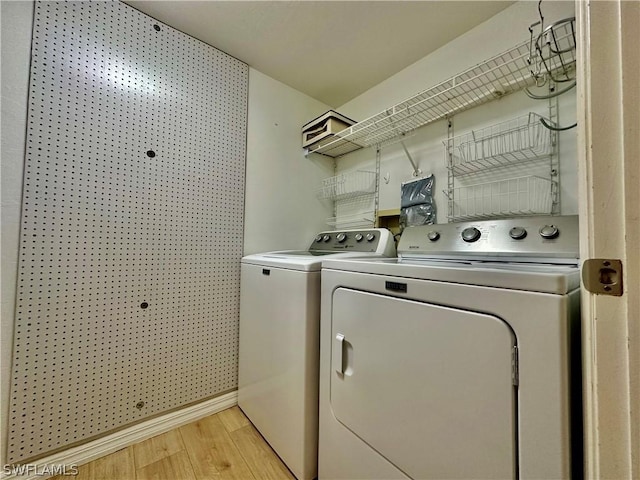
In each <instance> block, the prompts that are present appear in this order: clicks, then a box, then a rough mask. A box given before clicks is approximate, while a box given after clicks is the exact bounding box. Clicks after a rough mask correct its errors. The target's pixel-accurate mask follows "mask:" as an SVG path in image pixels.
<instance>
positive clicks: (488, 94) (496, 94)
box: [308, 25, 575, 157]
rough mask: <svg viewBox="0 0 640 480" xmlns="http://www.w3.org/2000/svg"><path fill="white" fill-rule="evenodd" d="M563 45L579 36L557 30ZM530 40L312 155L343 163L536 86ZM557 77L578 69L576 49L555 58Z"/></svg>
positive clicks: (344, 132)
mask: <svg viewBox="0 0 640 480" xmlns="http://www.w3.org/2000/svg"><path fill="white" fill-rule="evenodd" d="M555 35H556V38H557V41H558V42H563V41H564V39H566V38H567V37H569V36H573V31H572V29H571V26H570V25H563V26H561V27H558V28H557V29H556V30H555ZM530 53H531V52H530V40H527V41H526V42H523V43H521V44H519V45H517V46H516V47H513V48H511V49H510V50H507V51H506V52H504V53H502V54H500V55H496V56H495V57H492V58H490V59H489V60H486V61H485V62H482V63H480V64H478V65H476V66H475V67H472V68H470V69H468V70H465V71H464V72H462V73H460V74H458V75H456V76H454V77H452V78H450V79H448V80H446V81H444V82H442V83H440V84H438V85H436V86H434V87H431V88H429V89H428V90H425V91H423V92H421V93H419V94H417V95H415V96H413V97H411V98H409V99H407V100H405V101H404V102H401V103H399V104H397V105H395V106H394V107H391V108H389V109H387V110H385V111H383V112H381V113H378V114H377V115H374V116H372V117H370V118H368V119H366V120H364V121H362V122H359V123H356V124H355V125H352V126H351V127H349V128H346V129H344V130H342V131H340V132H337V133H336V139H335V140H333V141H332V142H329V143H327V144H324V145H322V146H319V147H317V148H315V149H314V148H311V149H309V150H308V153H320V154H323V155H327V156H330V157H339V156H342V155H344V154H346V153H349V152H352V151H354V150H357V149H358V148H361V147H368V146H371V145H382V144H385V143H386V142H389V141H391V140H393V139H395V138H397V137H401V136H403V135H406V134H408V133H409V132H411V131H413V130H415V129H416V128H419V127H422V126H424V125H427V124H429V123H432V122H435V121H437V120H441V119H443V118H447V117H450V116H452V115H454V114H456V113H459V112H462V111H464V110H468V109H470V108H472V107H475V106H478V105H481V104H483V103H486V102H488V101H491V100H494V99H496V98H500V97H502V96H504V95H506V94H509V93H513V92H516V91H519V90H522V89H523V88H525V87H529V86H533V85H534V84H535V79H534V78H533V75H532V72H531V66H530V64H529V63H528V60H529V58H530ZM547 63H548V68H549V69H550V70H551V71H554V70H559V69H564V70H566V69H567V68H568V66H570V65H572V64H575V49H573V50H571V51H567V52H564V53H563V55H562V56H561V57H560V56H555V57H552V58H549V59H548V61H547Z"/></svg>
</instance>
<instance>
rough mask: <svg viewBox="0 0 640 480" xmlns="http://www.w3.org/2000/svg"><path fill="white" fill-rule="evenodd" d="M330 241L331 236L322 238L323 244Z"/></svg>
mask: <svg viewBox="0 0 640 480" xmlns="http://www.w3.org/2000/svg"><path fill="white" fill-rule="evenodd" d="M329 240H331V235H325V236H324V237H322V241H323V242H325V243H326V242H328V241H329Z"/></svg>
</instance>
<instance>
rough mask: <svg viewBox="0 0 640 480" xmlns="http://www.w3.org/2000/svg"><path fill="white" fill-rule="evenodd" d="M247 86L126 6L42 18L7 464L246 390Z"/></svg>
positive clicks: (206, 51) (73, 7)
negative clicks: (241, 378)
mask: <svg viewBox="0 0 640 480" xmlns="http://www.w3.org/2000/svg"><path fill="white" fill-rule="evenodd" d="M154 25H157V26H158V27H159V28H160V30H158V29H157V28H155V26H154ZM160 31H161V32H162V33H161V34H159V32H160ZM247 76H248V67H247V66H246V65H244V64H242V63H241V62H239V61H237V60H235V59H233V58H232V57H230V56H228V55H226V54H224V53H222V52H220V51H218V50H215V49H214V48H212V47H210V46H208V45H205V44H203V43H201V42H199V41H197V40H195V39H193V38H191V37H188V36H186V35H184V34H182V33H180V32H178V31H176V30H174V29H172V28H170V27H167V26H164V25H161V24H159V23H158V22H157V21H156V20H153V19H151V18H149V17H147V16H145V15H143V14H141V13H140V12H138V11H136V10H134V9H132V8H130V7H128V6H127V5H125V4H123V3H121V2H114V1H111V2H37V3H36V8H35V16H34V29H33V43H32V61H31V77H30V78H31V80H30V92H29V113H28V132H27V155H26V164H25V176H24V182H23V187H24V188H23V192H24V193H23V216H22V219H21V240H20V260H19V262H20V265H19V277H18V278H19V281H18V298H17V308H16V325H15V329H14V332H15V333H14V336H15V338H14V354H13V366H12V369H13V371H12V377H11V378H12V382H11V410H10V412H11V415H10V435H9V437H10V438H9V442H8V457H9V458H8V461H10V462H18V461H24V460H25V459H28V458H30V457H34V456H39V455H43V454H45V453H47V452H48V451H51V450H54V449H59V448H63V447H64V446H66V445H69V444H71V443H76V442H78V441H82V440H83V439H85V438H90V437H95V436H97V435H101V434H104V433H107V432H110V431H112V430H114V429H117V428H120V427H122V426H125V425H127V424H129V423H131V422H134V421H138V420H140V419H144V418H146V417H148V416H153V415H157V414H158V413H161V412H164V411H168V410H172V409H175V408H178V407H180V406H181V405H185V404H188V403H193V402H195V401H198V400H201V399H205V398H209V397H211V396H214V395H216V394H218V393H220V392H223V391H227V390H229V389H232V388H235V386H236V383H237V373H236V370H237V350H236V349H237V339H236V338H235V336H236V335H237V317H238V308H239V296H238V292H239V260H240V256H241V253H242V221H243V211H244V207H243V196H244V156H245V149H246V145H245V139H246V110H247ZM148 152H154V153H155V156H154V157H151V156H150V155H148ZM143 304H147V308H142V305H143ZM70 392H72V393H70ZM141 401H144V408H142V409H138V408H135V407H136V405H137V404H138V402H141Z"/></svg>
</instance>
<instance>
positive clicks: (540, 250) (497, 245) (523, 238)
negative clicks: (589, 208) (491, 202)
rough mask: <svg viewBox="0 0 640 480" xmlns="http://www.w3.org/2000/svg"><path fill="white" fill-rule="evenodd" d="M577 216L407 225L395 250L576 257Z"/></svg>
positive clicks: (577, 248)
mask: <svg viewBox="0 0 640 480" xmlns="http://www.w3.org/2000/svg"><path fill="white" fill-rule="evenodd" d="M578 252H579V241H578V216H577V215H567V216H544V217H523V218H513V219H500V220H480V221H477V222H461V223H445V224H436V225H421V226H417V227H408V228H405V230H404V231H403V232H402V237H401V238H400V243H399V245H398V253H399V254H400V255H402V254H425V255H427V256H428V255H437V256H460V255H463V256H464V255H467V256H470V257H492V256H515V257H532V258H539V257H548V258H554V257H562V258H578Z"/></svg>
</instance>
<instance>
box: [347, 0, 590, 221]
mask: <svg viewBox="0 0 640 480" xmlns="http://www.w3.org/2000/svg"><path fill="white" fill-rule="evenodd" d="M542 9H543V14H544V15H545V24H549V23H550V22H552V21H555V20H559V19H562V18H566V17H570V16H573V11H574V4H573V2H566V1H550V2H543V4H542ZM537 19H538V13H537V2H532V1H526V0H525V1H521V2H518V3H516V4H514V5H512V6H510V7H509V8H507V9H505V10H503V11H502V12H500V13H499V14H497V15H496V16H494V17H492V18H491V19H489V20H487V21H486V22H484V23H482V24H481V25H479V26H478V27H476V28H474V29H472V30H470V31H469V32H467V33H466V34H464V35H462V36H460V37H458V38H456V39H455V40H453V41H451V42H449V43H448V44H446V45H445V46H443V47H441V48H440V49H438V50H437V51H435V52H434V53H432V54H430V55H428V56H426V57H424V58H423V59H421V60H419V61H418V62H416V63H414V64H413V65H410V66H409V67H407V68H406V69H404V70H402V71H400V72H398V73H397V74H396V75H394V76H392V77H390V78H389V79H387V80H385V81H384V82H382V83H380V84H378V85H376V86H375V87H373V88H371V89H370V90H368V91H367V92H365V93H363V94H362V95H360V96H358V97H356V98H354V99H353V100H351V101H350V102H348V103H346V104H344V105H342V106H341V107H339V108H338V109H337V110H338V111H339V112H340V113H342V114H344V115H347V116H348V117H351V118H353V119H355V120H359V121H362V120H364V119H366V118H368V117H370V116H372V115H375V114H377V113H379V112H381V111H384V110H385V109H387V108H389V107H391V106H393V105H395V104H397V103H400V102H401V101H403V100H405V99H407V98H409V97H411V96H412V95H414V94H417V93H419V92H421V91H423V90H426V89H427V88H430V87H432V86H434V85H437V84H438V83H440V82H442V81H444V80H447V79H448V78H450V77H452V76H454V75H456V74H458V73H460V72H462V71H464V70H466V69H468V68H471V67H473V66H474V65H476V64H478V63H481V62H482V61H484V60H487V59H489V58H491V57H493V56H495V55H498V54H500V53H502V52H504V51H506V50H508V49H509V48H511V47H513V46H515V45H517V44H520V43H522V42H523V41H526V40H528V39H529V31H528V27H529V25H530V24H531V23H533V22H534V21H537ZM575 98H576V97H575V89H574V90H572V91H571V92H568V93H566V94H564V95H562V96H561V97H560V112H559V113H560V124H561V125H566V124H571V123H574V121H575V110H576V103H575V102H576V101H575ZM529 111H534V112H536V113H539V114H542V115H545V116H548V103H547V102H546V101H540V100H538V101H536V100H531V99H529V98H528V97H527V96H526V95H525V93H524V92H518V93H515V94H512V95H509V96H507V97H504V98H503V99H501V100H496V101H493V102H490V103H488V104H485V105H483V106H480V107H477V108H474V109H472V110H469V111H467V112H464V113H462V114H458V115H456V116H455V117H454V122H453V123H454V134H455V135H459V134H463V133H466V132H468V131H469V130H471V129H476V128H480V127H483V126H489V125H493V124H496V123H500V122H502V121H505V120H509V119H511V118H514V117H517V116H519V115H522V114H526V113H528V112H529ZM446 138H447V124H446V121H444V120H443V121H439V122H435V123H433V124H431V125H429V126H427V127H422V128H421V129H418V130H417V131H416V134H415V135H414V136H412V137H410V138H408V139H407V140H406V141H405V143H406V145H407V147H408V150H409V152H410V153H411V154H412V156H413V158H414V160H415V161H416V162H417V163H418V164H419V165H418V166H419V168H420V169H421V170H422V172H423V174H429V173H433V174H435V176H436V196H435V199H436V204H437V208H438V222H440V223H444V222H446V221H447V199H446V197H445V195H444V193H443V190H444V189H446V188H447V170H446V163H445V154H444V147H443V143H442V142H443V141H444V140H446ZM560 162H561V171H560V193H561V195H560V198H561V200H560V202H561V213H563V214H575V213H577V211H578V206H577V183H576V182H577V172H576V171H577V164H576V130H575V129H574V130H570V131H567V132H565V133H562V134H561V137H560ZM374 165H375V150H374V149H373V148H368V149H364V150H359V151H357V152H354V153H352V154H349V155H347V156H344V157H342V158H339V159H338V160H337V171H338V173H341V172H344V171H350V170H354V169H367V170H370V169H372V168H373V166H374ZM547 171H548V169H547ZM533 173H535V172H526V173H523V175H524V174H533ZM385 175H388V177H389V178H390V180H389V183H388V184H387V183H385V180H384V177H385ZM412 178H413V177H412V168H411V165H410V163H409V161H408V159H407V158H406V156H405V154H404V152H403V150H402V148H401V146H399V145H391V146H389V147H386V148H384V149H383V150H382V159H381V170H380V203H379V209H380V210H386V209H395V208H399V207H400V184H401V183H402V182H404V181H407V180H410V179H412Z"/></svg>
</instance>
